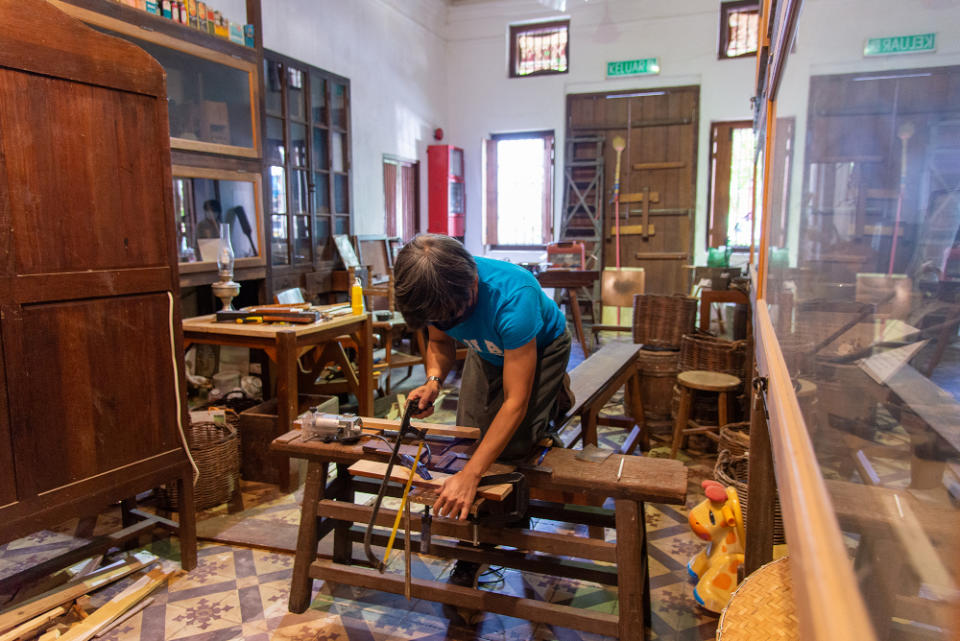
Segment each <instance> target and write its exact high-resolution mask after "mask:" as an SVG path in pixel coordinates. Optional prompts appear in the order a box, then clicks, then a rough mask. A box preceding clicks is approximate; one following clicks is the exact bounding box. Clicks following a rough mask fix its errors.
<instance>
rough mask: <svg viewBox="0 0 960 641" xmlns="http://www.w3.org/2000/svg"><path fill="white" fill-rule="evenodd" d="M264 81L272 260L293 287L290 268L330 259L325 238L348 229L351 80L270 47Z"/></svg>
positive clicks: (310, 266)
mask: <svg viewBox="0 0 960 641" xmlns="http://www.w3.org/2000/svg"><path fill="white" fill-rule="evenodd" d="M263 80H264V105H265V114H264V115H265V118H264V120H265V129H266V146H265V151H264V165H265V170H264V176H265V179H266V180H267V181H268V185H267V188H268V189H269V198H268V203H269V207H270V211H269V221H270V226H269V227H270V262H271V268H272V271H273V272H274V273H275V274H278V275H279V276H280V278H281V279H284V278H286V280H284V281H283V282H284V283H285V286H292V285H294V284H297V283H293V281H290V279H289V278H288V277H287V275H288V274H292V273H294V272H297V273H300V272H304V273H305V272H306V271H311V270H313V269H314V268H315V267H316V266H317V265H318V264H319V263H320V262H321V261H324V260H328V259H331V258H332V253H331V250H330V249H329V247H328V243H329V240H330V237H331V236H332V235H333V234H348V233H350V212H351V196H350V171H351V167H350V162H351V161H350V129H349V89H350V84H349V80H347V79H346V78H342V77H340V76H336V75H334V74H330V73H328V72H326V71H323V70H321V69H317V68H315V67H311V66H310V65H307V64H304V63H302V62H299V61H296V60H292V59H290V58H287V57H285V56H282V55H280V54H276V53H274V52H269V51H268V52H265V55H264V63H263Z"/></svg>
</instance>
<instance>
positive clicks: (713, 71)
mask: <svg viewBox="0 0 960 641" xmlns="http://www.w3.org/2000/svg"><path fill="white" fill-rule="evenodd" d="M560 15H568V16H570V19H571V23H570V72H569V73H568V74H563V75H556V76H545V77H539V78H509V77H508V74H507V35H508V31H509V25H510V23H514V22H520V21H523V20H531V19H549V18H556V17H558V16H560ZM718 29H719V2H717V1H716V0H686V1H685V2H682V3H681V2H658V1H656V0H640V1H637V0H606V1H601V2H597V1H591V2H589V3H588V2H585V1H584V0H567V11H566V14H559V13H557V12H553V11H550V10H548V9H546V8H545V7H543V6H542V5H540V4H539V3H537V2H535V1H534V0H500V1H494V2H477V3H469V4H461V5H454V6H452V7H451V8H450V10H449V17H448V24H447V30H446V36H447V40H448V45H447V47H448V58H447V60H448V63H447V78H448V86H447V96H448V105H447V112H448V114H449V116H448V118H449V123H448V125H447V126H446V129H447V131H448V132H449V135H448V141H449V142H450V143H451V144H455V145H458V146H462V147H463V148H464V150H465V154H466V159H465V163H466V179H467V184H466V189H467V246H468V247H469V248H470V249H471V251H474V252H480V251H482V247H481V224H482V212H481V199H480V193H479V192H480V186H481V167H480V148H481V141H482V139H483V138H484V137H487V136H489V135H490V134H492V133H503V132H510V131H524V130H541V129H552V130H554V131H555V133H556V135H557V148H558V152H559V154H558V157H557V171H556V179H555V183H556V186H557V188H556V198H555V203H556V208H555V211H556V212H557V215H559V211H560V208H561V207H562V205H563V202H562V196H563V180H562V178H563V141H564V134H565V130H566V126H565V123H564V117H565V108H566V107H565V96H566V95H567V94H568V93H590V92H602V91H614V90H621V89H645V88H651V87H665V86H679V85H694V84H695V85H699V86H700V114H699V115H700V125H699V133H698V149H697V165H698V170H697V199H696V220H695V232H694V234H695V236H694V249H695V257H696V259H697V260H698V261H699V262H701V263H702V262H703V261H705V260H706V259H705V251H706V249H705V248H706V219H707V174H708V172H707V167H708V166H709V137H710V123H711V122H712V121H719V120H741V119H749V118H750V117H751V110H750V103H749V99H750V96H752V95H753V83H754V71H755V61H754V60H753V59H752V58H748V59H739V60H724V61H719V60H717V35H718ZM646 57H657V58H659V59H660V67H661V73H660V75H659V76H649V77H644V76H641V77H636V78H632V79H624V80H606V63H607V62H608V61H614V60H628V59H634V58H646Z"/></svg>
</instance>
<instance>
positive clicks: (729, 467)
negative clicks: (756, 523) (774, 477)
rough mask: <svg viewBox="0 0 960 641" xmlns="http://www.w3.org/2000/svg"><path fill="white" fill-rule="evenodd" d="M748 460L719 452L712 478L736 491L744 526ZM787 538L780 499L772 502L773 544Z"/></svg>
mask: <svg viewBox="0 0 960 641" xmlns="http://www.w3.org/2000/svg"><path fill="white" fill-rule="evenodd" d="M748 466H749V458H748V456H747V455H746V454H741V455H740V456H734V455H733V454H731V453H730V452H729V451H727V450H721V451H720V455H719V456H717V465H716V467H714V468H713V478H714V479H715V480H716V481H718V482H719V483H722V484H723V485H729V486H732V487H734V488H735V489H736V490H737V496H738V497H739V498H740V509H741V510H743V521H744V525H746V521H747V509H748V506H749V501H748V496H747V470H748ZM786 542H787V538H786V535H785V534H784V532H783V516H782V515H781V513H780V499H779V497H777V498H775V499H774V501H773V544H774V545H780V544H781V543H786Z"/></svg>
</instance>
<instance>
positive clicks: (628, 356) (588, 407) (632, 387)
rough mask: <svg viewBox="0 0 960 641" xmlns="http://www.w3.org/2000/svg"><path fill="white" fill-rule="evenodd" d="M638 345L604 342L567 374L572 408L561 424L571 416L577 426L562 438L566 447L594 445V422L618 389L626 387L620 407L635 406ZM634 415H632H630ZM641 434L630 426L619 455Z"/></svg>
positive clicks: (637, 397) (632, 445) (636, 401)
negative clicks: (628, 434) (578, 423)
mask: <svg viewBox="0 0 960 641" xmlns="http://www.w3.org/2000/svg"><path fill="white" fill-rule="evenodd" d="M641 347H642V346H641V345H637V344H634V343H607V344H606V345H604V346H603V347H601V348H600V349H599V350H597V351H596V352H594V353H593V354H591V355H590V356H589V358H587V359H586V360H584V361H583V362H582V363H580V364H579V365H577V366H576V367H575V368H574V369H573V370H572V371H571V372H569V374H570V389H571V391H572V392H573V395H574V403H573V407H571V408H570V410H569V411H568V412H567V415H566V417H565V419H564V421H563V423H564V425H565V424H566V423H568V422H569V421H570V419H571V418H573V417H574V416H579V417H580V427H579V428H578V429H576V430H574V431H572V432H571V436H570V438H569V439H567V438H565V439H564V444H565V445H566V446H567V447H570V446H571V445H573V444H575V443H576V442H577V441H578V440H580V438H581V437H582V438H583V442H584V444H591V443H592V444H593V445H596V444H597V422H598V416H599V413H600V410H601V409H603V406H604V405H605V404H606V403H607V401H609V400H610V398H612V397H613V395H614V394H615V393H616V392H617V390H618V389H620V388H621V387H623V386H624V385H626V386H627V387H626V390H625V393H624V407H625V408H630V409H633V408H637V407H639V404H638V400H639V392H640V385H639V380H638V379H637V352H639V351H640V349H641ZM631 414H632V415H634V416H635V415H636V413H635V412H632V413H631ZM642 436H643V435H642V434H641V433H640V429H639V428H638V427H637V426H636V424H634V425H633V430H632V431H631V433H630V436H629V437H628V438H627V441H626V442H625V443H624V445H623V447H622V448H621V450H620V451H621V452H630V451H632V450H633V448H634V446H635V445H636V443H637V441H638V440H639V439H640V438H641V437H642Z"/></svg>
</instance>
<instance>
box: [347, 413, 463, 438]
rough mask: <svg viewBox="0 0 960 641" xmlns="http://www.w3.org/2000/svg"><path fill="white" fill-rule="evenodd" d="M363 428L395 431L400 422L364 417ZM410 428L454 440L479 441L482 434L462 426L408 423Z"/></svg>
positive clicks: (419, 422)
mask: <svg viewBox="0 0 960 641" xmlns="http://www.w3.org/2000/svg"><path fill="white" fill-rule="evenodd" d="M362 419H363V427H364V429H370V430H387V431H397V430H399V429H400V421H399V420H393V419H388V418H373V417H370V416H364V417H362ZM410 425H411V426H412V427H415V428H417V429H418V430H426V431H427V434H435V435H437V436H452V437H454V438H472V439H479V438H480V437H481V436H482V434H481V432H480V429H479V428H476V427H464V426H462V425H440V424H439V423H424V422H422V421H410Z"/></svg>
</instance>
